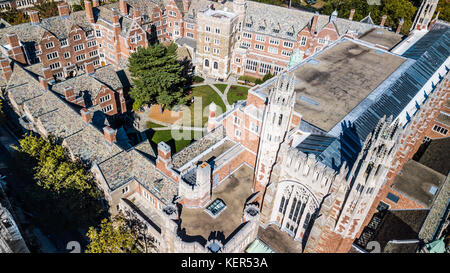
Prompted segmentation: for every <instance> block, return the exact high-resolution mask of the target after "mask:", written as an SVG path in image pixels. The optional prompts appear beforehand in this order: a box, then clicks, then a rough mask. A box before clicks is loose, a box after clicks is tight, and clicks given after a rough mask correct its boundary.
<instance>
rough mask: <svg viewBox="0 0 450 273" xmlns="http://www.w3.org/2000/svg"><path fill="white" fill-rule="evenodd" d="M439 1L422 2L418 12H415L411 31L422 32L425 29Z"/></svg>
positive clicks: (426, 0)
mask: <svg viewBox="0 0 450 273" xmlns="http://www.w3.org/2000/svg"><path fill="white" fill-rule="evenodd" d="M438 2H439V0H424V1H423V2H422V5H421V6H420V8H419V10H418V11H417V15H416V18H415V19H414V23H413V25H412V27H411V31H412V30H415V29H416V30H422V29H427V28H428V25H429V24H430V22H431V19H433V15H434V12H435V11H436V7H437V4H438Z"/></svg>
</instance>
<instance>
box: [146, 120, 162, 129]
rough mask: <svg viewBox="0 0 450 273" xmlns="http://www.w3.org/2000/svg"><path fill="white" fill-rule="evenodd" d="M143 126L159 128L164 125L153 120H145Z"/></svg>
mask: <svg viewBox="0 0 450 273" xmlns="http://www.w3.org/2000/svg"><path fill="white" fill-rule="evenodd" d="M145 126H146V127H147V128H161V127H164V125H161V124H158V123H154V122H151V121H147V123H146V124H145Z"/></svg>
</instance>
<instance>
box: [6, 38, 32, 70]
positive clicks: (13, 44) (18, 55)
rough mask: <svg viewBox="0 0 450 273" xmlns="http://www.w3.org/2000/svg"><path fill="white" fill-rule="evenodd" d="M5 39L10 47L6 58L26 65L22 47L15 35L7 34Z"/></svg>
mask: <svg viewBox="0 0 450 273" xmlns="http://www.w3.org/2000/svg"><path fill="white" fill-rule="evenodd" d="M6 38H7V39H8V44H9V47H10V49H9V50H8V56H9V57H10V58H11V59H13V60H15V61H17V62H19V63H21V64H27V61H26V59H25V54H23V50H22V46H21V45H20V43H19V38H17V34H15V33H8V34H6Z"/></svg>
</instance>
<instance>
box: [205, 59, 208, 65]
mask: <svg viewBox="0 0 450 273" xmlns="http://www.w3.org/2000/svg"><path fill="white" fill-rule="evenodd" d="M205 66H206V67H209V60H208V59H205Z"/></svg>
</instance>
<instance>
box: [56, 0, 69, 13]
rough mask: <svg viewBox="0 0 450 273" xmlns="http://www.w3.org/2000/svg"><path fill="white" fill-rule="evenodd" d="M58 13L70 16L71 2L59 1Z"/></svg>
mask: <svg viewBox="0 0 450 273" xmlns="http://www.w3.org/2000/svg"><path fill="white" fill-rule="evenodd" d="M58 13H59V16H61V17H64V16H69V14H70V10H69V4H67V3H66V2H61V3H58Z"/></svg>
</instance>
